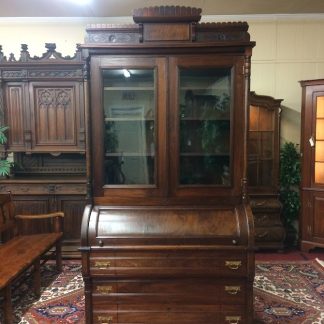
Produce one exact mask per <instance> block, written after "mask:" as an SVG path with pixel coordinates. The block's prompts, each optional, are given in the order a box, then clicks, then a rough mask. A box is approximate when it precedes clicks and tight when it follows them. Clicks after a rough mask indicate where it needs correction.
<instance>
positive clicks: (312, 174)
mask: <svg viewBox="0 0 324 324" xmlns="http://www.w3.org/2000/svg"><path fill="white" fill-rule="evenodd" d="M300 84H301V86H302V119H301V120H302V125H301V140H300V144H301V154H302V161H301V163H302V182H301V205H302V206H301V215H300V224H299V228H300V235H301V236H300V248H301V250H302V251H305V252H308V251H309V250H310V249H313V248H315V247H321V248H323V247H324V217H323V212H324V194H323V189H324V80H305V81H301V82H300Z"/></svg>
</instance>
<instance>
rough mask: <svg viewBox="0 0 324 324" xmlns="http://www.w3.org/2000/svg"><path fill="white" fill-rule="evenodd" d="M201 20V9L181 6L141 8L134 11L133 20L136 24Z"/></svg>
mask: <svg viewBox="0 0 324 324" xmlns="http://www.w3.org/2000/svg"><path fill="white" fill-rule="evenodd" d="M200 18H201V9H200V8H192V7H180V6H160V7H148V8H139V9H135V10H133V20H134V21H135V22H136V23H144V22H172V21H177V22H184V21H186V22H198V21H199V20H200Z"/></svg>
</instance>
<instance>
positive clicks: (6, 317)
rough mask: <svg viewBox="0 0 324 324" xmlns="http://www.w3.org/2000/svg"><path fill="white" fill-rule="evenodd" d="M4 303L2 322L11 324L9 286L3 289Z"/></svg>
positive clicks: (11, 313)
mask: <svg viewBox="0 0 324 324" xmlns="http://www.w3.org/2000/svg"><path fill="white" fill-rule="evenodd" d="M3 297H4V303H3V306H4V307H3V313H4V314H3V315H4V322H5V323H6V324H12V323H13V312H12V303H11V285H10V284H9V285H7V286H6V287H5V288H4V294H3Z"/></svg>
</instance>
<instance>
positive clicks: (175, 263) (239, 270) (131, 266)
mask: <svg viewBox="0 0 324 324" xmlns="http://www.w3.org/2000/svg"><path fill="white" fill-rule="evenodd" d="M90 273H91V275H92V276H94V277H96V276H99V277H100V276H107V277H114V276H119V277H123V276H124V277H127V276H133V277H134V276H136V277H137V278H142V277H145V278H147V277H158V276H171V275H172V276H180V277H184V276H193V275H212V276H214V275H222V276H231V277H242V276H246V274H247V262H246V257H244V256H243V254H241V253H236V254H233V253H228V254H227V255H223V254H220V255H219V254H212V253H211V254H208V253H181V254H180V253H179V254H176V253H171V252H169V251H165V252H160V253H158V252H156V253H149V252H148V253H146V252H134V253H132V252H125V253H123V252H118V253H113V252H107V253H100V254H96V253H92V254H91V256H90Z"/></svg>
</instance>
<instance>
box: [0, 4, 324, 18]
mask: <svg viewBox="0 0 324 324" xmlns="http://www.w3.org/2000/svg"><path fill="white" fill-rule="evenodd" d="M83 1H84V0H28V1H26V0H23V1H22V0H0V17H123V16H131V15H132V9H134V8H142V7H152V6H160V5H180V6H190V7H196V8H202V14H203V15H257V14H312V13H316V14H318V13H324V0H196V1H194V0H190V1H186V0H180V1H178V0H160V1H155V0H88V4H86V5H81V3H82V2H83Z"/></svg>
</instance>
